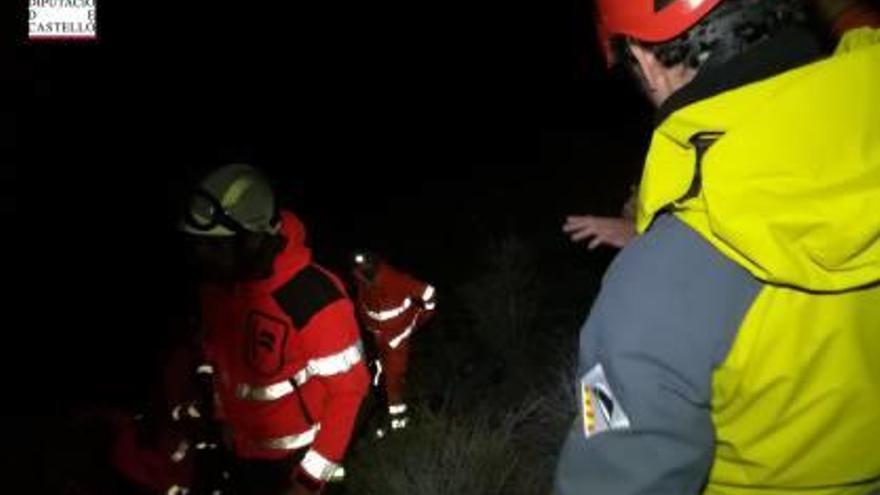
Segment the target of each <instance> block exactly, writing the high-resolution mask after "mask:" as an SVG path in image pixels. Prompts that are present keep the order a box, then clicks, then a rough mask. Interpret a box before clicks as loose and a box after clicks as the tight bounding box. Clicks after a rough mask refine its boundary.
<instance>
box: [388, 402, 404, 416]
mask: <svg viewBox="0 0 880 495" xmlns="http://www.w3.org/2000/svg"><path fill="white" fill-rule="evenodd" d="M405 412H406V404H394V405H393V406H388V413H389V414H403V413H405Z"/></svg>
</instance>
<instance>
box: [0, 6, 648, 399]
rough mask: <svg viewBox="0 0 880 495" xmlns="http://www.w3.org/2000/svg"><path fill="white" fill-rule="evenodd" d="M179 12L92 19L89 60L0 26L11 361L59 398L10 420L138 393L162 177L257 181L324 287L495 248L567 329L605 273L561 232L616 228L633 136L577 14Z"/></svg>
mask: <svg viewBox="0 0 880 495" xmlns="http://www.w3.org/2000/svg"><path fill="white" fill-rule="evenodd" d="M182 3H183V2H150V3H148V4H145V3H136V2H101V1H99V2H98V4H99V18H98V22H99V32H100V38H101V39H100V42H99V43H96V44H74V45H62V46H58V45H50V44H29V43H27V42H25V41H24V39H25V32H24V29H25V22H24V17H23V16H22V18H21V23H20V26H19V32H18V41H17V46H15V47H9V46H7V47H5V48H4V49H3V55H4V59H6V60H8V62H9V63H8V64H7V67H11V70H8V71H6V74H4V78H7V79H9V81H8V82H11V83H12V84H13V88H14V91H15V92H14V93H7V94H15V95H21V97H20V98H19V97H16V98H14V99H13V100H12V101H11V103H12V106H13V112H12V113H11V116H10V117H9V118H4V119H3V130H4V135H5V137H6V138H9V137H12V144H13V147H14V149H13V150H14V153H13V154H12V155H8V156H11V157H13V159H12V161H13V162H14V165H15V167H11V168H10V169H9V170H8V171H7V172H5V173H4V179H3V180H4V188H6V189H9V188H8V187H5V186H6V185H8V184H9V183H10V181H11V182H12V183H13V184H15V186H14V187H13V188H12V189H13V192H12V194H11V195H9V196H7V197H4V203H3V205H4V210H3V211H4V214H8V213H10V212H11V213H12V214H13V215H14V216H15V221H16V225H18V226H19V227H20V231H21V232H22V233H23V235H21V236H15V238H17V241H16V243H15V245H16V248H17V249H18V251H17V252H16V254H15V256H8V257H7V260H11V261H12V263H11V265H12V266H11V269H12V270H14V271H16V272H17V273H18V274H19V276H20V279H19V280H20V281H19V289H18V290H17V291H16V294H17V296H16V297H19V298H20V299H19V300H17V301H16V305H20V306H19V307H21V308H25V307H27V308H34V309H32V310H28V316H27V317H26V318H24V319H25V320H28V321H27V322H26V323H27V324H26V325H25V324H22V326H21V327H19V328H20V330H19V333H21V337H23V341H22V342H21V343H19V344H13V345H10V348H11V349H12V350H13V351H15V352H16V354H20V352H19V351H20V350H22V349H23V351H21V352H25V353H28V354H30V353H32V354H33V355H34V358H33V360H32V362H34V363H40V364H38V365H36V366H35V369H37V370H38V372H39V374H41V375H42V374H45V373H46V372H44V371H43V370H48V372H49V374H50V375H54V376H57V377H63V378H64V380H65V381H66V382H67V383H69V384H70V385H71V386H70V387H66V389H65V390H60V391H58V392H57V393H53V394H51V396H50V397H47V396H45V395H41V394H35V397H34V400H33V401H30V402H28V404H29V405H31V406H32V408H31V409H34V410H41V411H44V410H46V409H45V407H46V405H52V406H53V407H54V406H55V405H59V404H60V405H62V406H64V405H67V404H68V403H70V402H71V401H73V400H75V399H80V400H86V401H88V400H91V399H92V398H101V399H108V397H110V396H112V395H113V394H123V395H124V393H125V391H126V390H127V388H126V387H125V384H126V383H137V380H138V379H140V378H139V377H140V376H142V370H143V369H144V367H145V366H148V363H149V362H150V361H149V360H150V358H151V356H152V352H153V351H154V350H155V349H156V348H157V347H159V346H161V345H162V344H161V342H163V339H165V338H166V337H167V335H166V334H167V320H168V318H169V315H176V314H178V313H179V312H180V311H182V310H181V308H182V307H183V306H185V302H184V301H185V299H184V298H183V295H182V294H183V293H184V292H185V290H184V289H183V287H184V285H185V284H184V282H183V278H184V277H182V275H181V274H180V268H181V265H180V253H179V251H178V250H177V244H176V237H175V236H174V235H173V224H174V219H175V217H176V214H177V211H178V210H177V208H178V201H179V197H180V193H181V191H182V190H183V188H184V184H185V179H186V177H187V176H191V175H193V174H196V173H198V172H199V171H203V170H206V169H208V168H210V167H212V166H216V165H220V164H223V163H227V162H229V161H246V162H249V163H251V164H254V165H256V166H259V167H262V168H264V169H265V170H266V171H267V172H268V173H269V175H270V176H271V177H272V178H273V180H274V181H275V182H276V184H278V187H279V190H280V192H281V198H282V202H283V203H284V204H285V205H287V206H288V207H291V208H293V209H295V210H296V211H297V212H298V213H299V214H300V215H301V216H302V217H303V219H304V220H305V221H306V224H307V226H308V228H309V230H310V238H311V243H312V245H313V246H314V247H315V250H316V253H317V257H318V259H319V260H320V261H321V262H322V263H325V264H327V265H328V266H330V267H331V268H332V269H334V270H336V271H340V269H341V268H342V266H343V265H342V263H343V260H344V258H345V256H346V253H347V252H348V251H349V250H350V249H351V248H354V247H358V246H365V247H371V248H375V249H379V250H381V251H382V252H385V253H387V254H388V255H389V256H390V257H391V258H392V260H393V261H395V262H397V263H398V264H401V265H403V266H406V267H410V268H412V269H414V270H416V271H417V272H418V273H419V274H421V275H422V276H423V277H424V278H426V279H429V280H433V281H436V283H437V284H438V286H440V287H441V289H443V288H450V287H454V286H456V285H457V284H459V283H460V282H462V281H464V280H467V279H469V278H472V277H474V276H477V275H478V274H479V270H480V267H481V263H482V261H481V260H483V258H484V255H485V243H486V241H487V239H491V238H496V237H498V236H502V237H503V236H509V235H514V236H517V237H520V238H522V239H524V240H525V241H526V242H527V243H529V244H530V245H531V246H532V247H533V248H534V249H535V250H536V252H537V253H539V260H541V261H540V262H539V264H540V269H541V270H544V274H545V276H546V277H547V279H548V280H557V281H558V284H559V287H558V288H557V290H558V291H559V293H560V294H567V295H568V296H569V299H565V298H563V299H564V300H565V301H566V302H565V304H569V306H567V308H568V310H569V311H571V312H573V313H578V314H585V312H586V305H587V304H588V303H589V300H585V297H586V296H587V295H588V294H590V291H591V290H594V287H595V285H596V284H597V283H598V276H597V275H596V273H601V267H602V266H604V264H605V263H607V262H608V260H609V259H610V256H611V254H612V253H611V251H606V252H601V253H599V254H588V253H587V252H586V251H585V250H584V249H581V248H578V247H576V246H572V245H570V244H568V242H567V241H566V239H565V238H564V237H563V236H562V234H561V232H560V227H561V223H562V220H563V217H564V215H565V214H566V213H569V212H586V211H591V212H595V213H607V214H614V213H616V212H617V211H619V208H620V205H621V204H622V202H623V200H624V199H625V197H626V195H627V192H628V184H629V183H631V182H632V181H634V180H635V179H636V177H637V175H638V172H639V167H640V158H641V155H642V153H643V151H644V147H645V145H646V141H645V138H646V136H647V131H648V130H649V128H650V122H651V113H650V109H649V108H648V107H647V106H646V104H645V103H644V102H643V101H641V100H640V97H639V96H638V94H637V93H636V92H635V90H634V88H633V86H632V85H631V84H629V83H628V82H627V80H626V79H625V78H624V77H623V75H621V74H616V73H613V72H612V73H609V72H608V71H606V69H605V67H604V62H603V61H602V60H601V58H600V56H599V54H598V51H597V50H596V48H595V47H594V42H593V41H594V34H593V30H592V26H591V20H590V16H589V5H588V3H586V2H584V1H573V0H563V1H558V0H552V1H551V0H531V1H528V2H508V1H505V2H502V1H498V0H488V1H487V0H481V1H479V2H474V1H463V0H455V1H452V2H427V3H426V2H382V3H370V2H368V3H364V2H360V3H338V2H297V5H296V6H293V7H290V8H287V9H286V10H277V9H274V8H269V7H263V6H258V5H256V4H253V3H244V2H240V3H239V4H238V5H237V6H235V7H227V6H219V5H218V4H216V3H205V2H186V3H187V4H191V5H190V6H188V7H184V6H182ZM24 9H25V7H24V6H23V2H22V12H24ZM7 195H8V192H7ZM10 238H13V236H10ZM558 273H565V274H567V277H562V278H558V277H557V278H553V277H554V276H555V274H558ZM580 273H585V274H589V275H585V276H583V277H582V276H580V275H579V274H580ZM568 301H571V303H569V302H568ZM13 312H15V311H13ZM572 331H573V332H574V331H576V328H573V329H572ZM17 338H19V337H16V339H17ZM107 370H115V372H114V373H107ZM19 374H21V372H20V371H19ZM108 374H112V375H113V376H108ZM26 388H27V387H26ZM129 388H130V387H129ZM28 392H34V390H32V389H31V390H28ZM114 397H115V396H114ZM108 400H113V398H112V397H111V398H110V399H108Z"/></svg>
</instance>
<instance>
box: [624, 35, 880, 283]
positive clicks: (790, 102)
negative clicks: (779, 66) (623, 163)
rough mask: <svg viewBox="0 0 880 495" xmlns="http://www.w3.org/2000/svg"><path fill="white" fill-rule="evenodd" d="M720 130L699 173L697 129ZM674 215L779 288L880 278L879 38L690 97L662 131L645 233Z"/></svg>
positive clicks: (644, 187)
mask: <svg viewBox="0 0 880 495" xmlns="http://www.w3.org/2000/svg"><path fill="white" fill-rule="evenodd" d="M705 132H709V133H719V135H720V136H721V137H720V138H718V139H717V141H715V143H714V144H713V145H712V146H711V147H710V148H709V149H708V151H707V152H706V153H705V154H704V156H703V157H702V161H701V166H700V169H699V175H700V186H701V187H700V189H699V194H697V195H696V196H695V197H691V198H689V199H681V198H683V197H685V196H686V193H687V192H688V190H689V189H690V188H691V185H692V183H693V182H694V176H695V174H696V173H697V160H696V158H695V148H694V146H693V145H692V144H691V139H692V138H693V136H694V135H697V134H700V133H705ZM663 209H669V210H671V211H673V212H674V213H675V214H676V215H677V216H679V217H680V218H681V219H682V220H684V221H685V222H686V223H688V224H689V225H691V226H692V227H693V228H695V229H696V230H697V231H699V232H700V233H701V234H702V235H703V237H705V238H706V239H707V240H708V241H709V242H711V243H712V244H713V245H715V246H716V247H717V248H719V249H720V250H721V251H722V252H724V253H725V254H726V255H727V256H729V257H731V258H732V259H734V260H735V261H736V262H738V263H739V264H741V265H742V266H744V267H745V268H746V269H748V270H749V271H750V272H751V273H752V274H753V275H755V276H756V277H758V278H760V279H762V280H765V281H767V282H770V283H775V284H781V285H790V286H795V287H799V288H803V289H807V290H813V291H840V290H847V289H851V288H855V287H860V286H865V285H871V284H874V283H878V281H880V35H878V31H876V30H870V29H862V30H857V31H854V32H852V33H849V34H848V35H847V36H846V37H845V38H844V39H843V40H842V41H841V44H840V47H839V49H838V51H837V53H835V54H834V55H833V56H831V57H828V58H825V59H823V60H821V61H818V62H815V63H811V64H808V65H805V66H802V67H800V68H797V69H794V70H790V71H787V72H784V73H782V74H780V75H777V76H773V77H770V78H768V79H765V80H762V81H759V82H755V83H752V84H747V85H745V86H741V87H739V88H736V89H732V90H729V91H726V92H723V93H721V94H718V95H716V96H713V97H710V98H707V99H704V100H701V101H698V102H696V103H693V104H690V105H688V106H686V107H684V108H682V109H680V110H678V111H676V112H675V113H673V114H672V115H670V116H669V117H668V118H666V119H665V120H664V122H663V123H662V124H661V125H660V126H659V127H658V128H657V129H656V131H655V133H654V136H653V140H652V144H651V150H650V151H649V154H648V158H647V161H646V164H645V171H644V174H643V177H642V183H641V189H640V198H639V212H638V228H639V230H640V231H644V230H645V229H647V228H648V226H649V225H650V223H651V222H652V220H653V219H654V217H655V216H656V215H657V214H658V213H659V212H660V211H661V210H663Z"/></svg>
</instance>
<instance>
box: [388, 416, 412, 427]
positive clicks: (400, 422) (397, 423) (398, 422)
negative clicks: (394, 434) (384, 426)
mask: <svg viewBox="0 0 880 495" xmlns="http://www.w3.org/2000/svg"><path fill="white" fill-rule="evenodd" d="M408 422H409V418H401V419H392V420H391V429H392V430H400V429H403V428H406V424H407V423H408Z"/></svg>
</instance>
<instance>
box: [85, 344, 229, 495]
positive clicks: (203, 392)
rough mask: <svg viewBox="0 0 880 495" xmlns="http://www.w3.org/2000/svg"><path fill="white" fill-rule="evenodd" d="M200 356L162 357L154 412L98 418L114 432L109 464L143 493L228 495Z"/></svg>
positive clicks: (185, 348)
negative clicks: (157, 398) (157, 405)
mask: <svg viewBox="0 0 880 495" xmlns="http://www.w3.org/2000/svg"><path fill="white" fill-rule="evenodd" d="M199 355H200V352H198V350H197V349H195V348H193V346H190V345H181V346H177V347H176V348H174V349H173V350H172V351H171V352H170V353H168V354H167V355H166V356H164V358H165V359H163V361H164V365H163V370H162V371H163V375H164V376H163V380H162V383H163V386H162V393H161V395H162V398H161V399H160V401H159V402H160V404H161V407H158V408H157V409H158V412H157V411H147V412H144V413H141V414H137V415H131V414H126V413H123V412H121V411H107V412H105V413H103V414H101V416H104V417H106V419H108V420H109V421H110V423H111V425H112V426H113V429H114V433H115V435H114V437H115V438H114V441H113V446H112V449H111V455H110V458H111V464H112V465H113V467H114V468H115V470H116V471H117V473H118V474H120V475H121V476H122V477H123V478H125V479H126V480H128V482H129V483H131V484H133V485H134V486H136V487H138V489H139V490H140V491H142V492H144V493H151V494H157V495H208V494H210V495H221V494H223V493H228V491H227V490H226V486H225V485H226V477H224V472H223V471H224V459H225V455H224V452H223V451H222V445H221V441H222V439H221V435H220V432H219V431H217V428H215V423H214V422H213V420H212V415H211V391H210V384H211V383H210V376H211V373H212V369H211V367H210V366H209V365H207V364H204V363H202V362H201V361H200V359H198V357H199ZM227 476H228V473H227Z"/></svg>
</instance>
